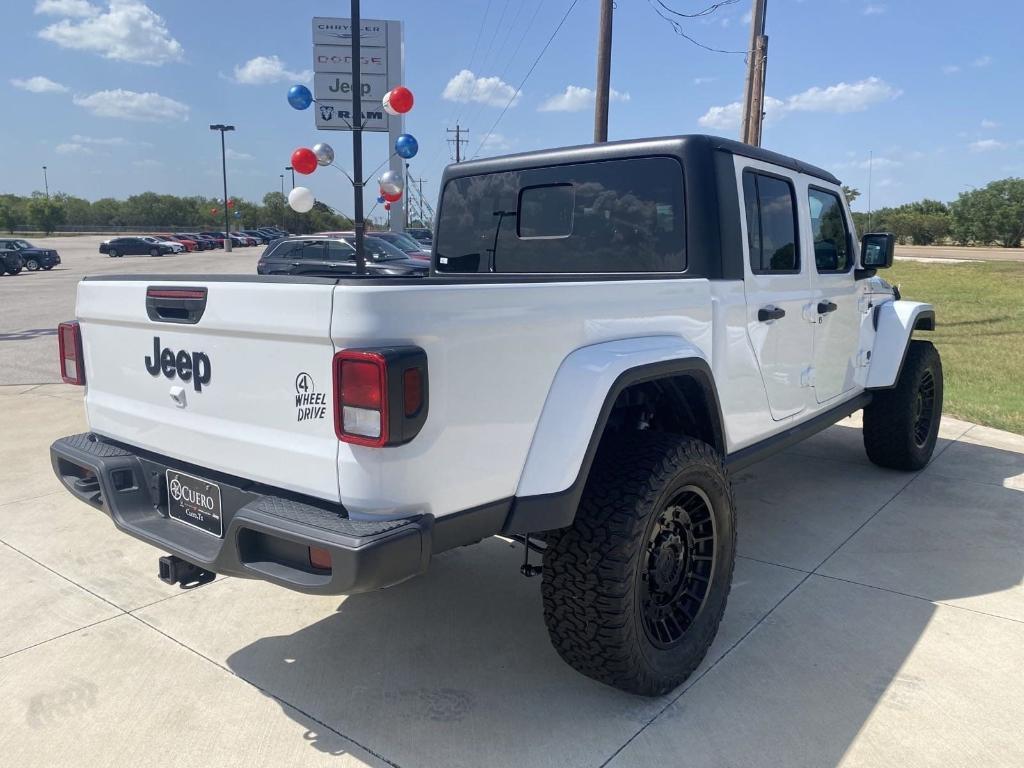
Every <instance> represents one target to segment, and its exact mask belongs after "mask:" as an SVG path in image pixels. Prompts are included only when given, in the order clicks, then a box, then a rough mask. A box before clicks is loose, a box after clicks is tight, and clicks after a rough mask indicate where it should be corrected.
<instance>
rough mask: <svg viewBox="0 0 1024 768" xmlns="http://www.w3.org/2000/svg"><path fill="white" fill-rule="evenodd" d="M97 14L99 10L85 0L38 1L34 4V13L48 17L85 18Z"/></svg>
mask: <svg viewBox="0 0 1024 768" xmlns="http://www.w3.org/2000/svg"><path fill="white" fill-rule="evenodd" d="M99 12H100V9H99V8H97V7H96V6H95V5H93V4H92V3H89V2H86V0H39V2H38V3H36V13H45V14H47V15H49V16H72V17H76V18H85V17H88V16H95V15H96V14H98V13H99Z"/></svg>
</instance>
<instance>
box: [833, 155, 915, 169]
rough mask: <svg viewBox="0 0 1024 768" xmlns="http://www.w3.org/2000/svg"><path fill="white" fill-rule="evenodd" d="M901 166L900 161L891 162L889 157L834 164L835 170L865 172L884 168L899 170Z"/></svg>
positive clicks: (901, 162)
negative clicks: (849, 169) (846, 169)
mask: <svg viewBox="0 0 1024 768" xmlns="http://www.w3.org/2000/svg"><path fill="white" fill-rule="evenodd" d="M901 165H903V161H902V160H893V159H892V158H890V157H874V158H871V157H869V158H867V159H866V160H852V161H850V162H846V163H836V164H835V167H836V168H859V169H861V170H864V171H866V170H867V169H868V168H871V169H872V170H875V171H879V170H883V169H886V168H899V167H900V166H901Z"/></svg>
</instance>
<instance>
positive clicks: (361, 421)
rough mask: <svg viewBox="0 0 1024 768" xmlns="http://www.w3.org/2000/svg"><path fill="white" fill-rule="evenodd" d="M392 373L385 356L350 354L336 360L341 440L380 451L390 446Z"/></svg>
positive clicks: (336, 420) (336, 417)
mask: <svg viewBox="0 0 1024 768" xmlns="http://www.w3.org/2000/svg"><path fill="white" fill-rule="evenodd" d="M387 381H388V371H387V363H386V362H385V360H384V357H383V356H382V355H379V354H377V353H376V352H360V351H356V350H347V351H345V352H339V353H338V354H337V355H335V357H334V391H335V393H336V394H337V404H336V409H335V414H334V427H335V432H336V433H337V435H338V439H339V440H342V441H344V442H346V443H354V444H355V445H367V446H372V447H375V448H379V447H381V446H382V445H386V444H387V442H388V398H387Z"/></svg>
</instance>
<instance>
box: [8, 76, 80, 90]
mask: <svg viewBox="0 0 1024 768" xmlns="http://www.w3.org/2000/svg"><path fill="white" fill-rule="evenodd" d="M11 85H13V86H14V87H15V88H21V90H23V91H29V92H30V93H67V90H68V88H67V86H66V85H61V84H60V83H55V82H54V81H53V80H51V79H50V78H48V77H43V76H42V75H36V76H35V77H29V78H26V79H24V80H21V79H19V78H17V77H14V78H11Z"/></svg>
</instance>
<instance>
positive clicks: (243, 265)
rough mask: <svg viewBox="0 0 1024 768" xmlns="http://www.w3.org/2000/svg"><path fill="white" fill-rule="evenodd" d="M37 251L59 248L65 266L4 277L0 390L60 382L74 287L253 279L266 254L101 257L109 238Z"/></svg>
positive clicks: (73, 240) (69, 241) (57, 243)
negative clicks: (164, 278) (172, 278)
mask: <svg viewBox="0 0 1024 768" xmlns="http://www.w3.org/2000/svg"><path fill="white" fill-rule="evenodd" d="M30 239H31V241H32V243H33V244H34V245H38V246H40V247H43V248H55V249H57V251H58V252H59V253H60V258H61V264H60V265H58V266H56V267H54V268H53V269H52V270H51V271H49V272H43V271H39V272H26V271H22V273H21V274H20V275H16V276H11V275H3V276H0V385H2V384H40V383H45V382H59V381H60V375H59V374H58V372H57V369H56V368H55V367H54V364H53V361H54V360H55V359H56V354H57V353H56V352H55V349H56V346H55V345H56V336H57V324H58V323H60V322H61V321H63V320H71V319H73V318H74V316H75V285H77V283H78V281H79V280H81V279H82V278H83V277H84V276H85V275H95V274H124V273H146V274H194V273H197V272H199V273H217V274H224V273H232V272H234V273H239V274H250V275H251V274H255V273H256V261H257V259H259V255H260V254H261V253H262V252H263V248H262V247H259V246H256V247H249V248H236V249H235V250H233V251H232V252H231V253H225V252H224V251H222V250H214V251H203V252H201V253H200V252H193V253H182V254H178V255H177V256H160V257H157V258H154V257H151V256H122V257H121V258H117V259H112V258H110V257H109V256H106V255H104V254H102V253H100V252H99V244H100V242H101V241H103V240H105V239H106V236H99V235H89V236H82V237H33V238H30Z"/></svg>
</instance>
